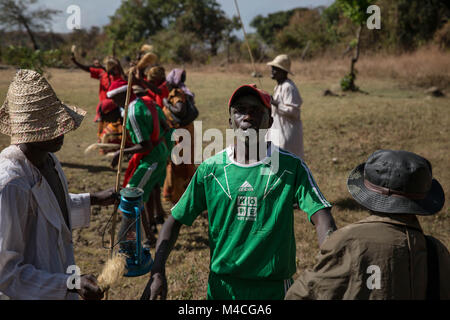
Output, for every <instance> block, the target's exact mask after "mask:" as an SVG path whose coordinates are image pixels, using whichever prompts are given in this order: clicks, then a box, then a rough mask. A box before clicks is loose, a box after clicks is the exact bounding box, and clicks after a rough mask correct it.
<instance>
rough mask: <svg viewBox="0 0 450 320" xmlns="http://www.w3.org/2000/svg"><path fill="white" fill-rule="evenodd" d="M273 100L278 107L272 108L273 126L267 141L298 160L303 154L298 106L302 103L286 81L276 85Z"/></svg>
mask: <svg viewBox="0 0 450 320" xmlns="http://www.w3.org/2000/svg"><path fill="white" fill-rule="evenodd" d="M273 99H274V100H275V101H276V102H278V107H275V106H272V117H273V125H272V127H271V129H276V131H273V130H270V131H269V135H268V139H269V140H271V141H272V142H273V143H274V144H275V145H276V146H278V147H280V148H281V149H284V150H287V151H289V152H291V153H293V154H295V155H297V156H298V157H300V158H304V153H303V125H302V120H301V118H300V106H301V105H302V103H303V101H302V98H301V96H300V92H299V91H298V89H297V87H296V85H295V84H294V82H292V81H291V80H290V79H287V80H286V81H284V82H283V83H282V84H279V85H276V86H275V89H274V94H273Z"/></svg>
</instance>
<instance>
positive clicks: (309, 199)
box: [295, 160, 331, 221]
mask: <svg viewBox="0 0 450 320" xmlns="http://www.w3.org/2000/svg"><path fill="white" fill-rule="evenodd" d="M295 180H296V186H295V187H296V192H295V200H296V201H297V202H298V206H299V208H300V209H301V210H303V211H304V212H306V214H307V215H308V220H309V221H311V216H312V215H313V214H314V213H316V212H317V211H319V210H321V209H324V208H331V204H330V203H329V202H328V201H327V199H325V197H324V195H323V194H322V192H321V191H320V189H319V187H318V186H317V183H316V181H315V180H314V177H313V175H312V173H311V171H310V170H309V168H308V166H307V165H306V164H305V163H304V162H303V161H301V160H299V167H298V170H297V176H296V179H295Z"/></svg>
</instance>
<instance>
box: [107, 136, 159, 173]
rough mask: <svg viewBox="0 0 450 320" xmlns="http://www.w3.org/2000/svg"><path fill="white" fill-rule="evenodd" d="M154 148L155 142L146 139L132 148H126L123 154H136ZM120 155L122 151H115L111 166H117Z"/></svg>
mask: <svg viewBox="0 0 450 320" xmlns="http://www.w3.org/2000/svg"><path fill="white" fill-rule="evenodd" d="M153 148H154V146H153V144H152V142H151V141H149V140H146V141H142V142H141V143H139V144H136V145H134V146H132V147H130V148H126V149H124V150H123V154H124V155H128V154H135V153H144V152H147V151H152V150H153ZM119 155H120V151H116V152H115V153H114V157H113V159H112V160H111V167H112V168H115V167H116V166H117V163H119Z"/></svg>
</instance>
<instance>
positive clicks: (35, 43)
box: [20, 17, 39, 50]
mask: <svg viewBox="0 0 450 320" xmlns="http://www.w3.org/2000/svg"><path fill="white" fill-rule="evenodd" d="M20 20H21V21H22V24H23V26H24V27H25V29H26V30H27V33H28V36H29V37H30V40H31V42H32V43H33V48H34V50H39V46H38V45H37V42H36V39H35V38H34V34H33V32H32V31H31V29H30V27H29V26H28V23H27V21H26V20H25V19H24V18H23V17H21V19H20Z"/></svg>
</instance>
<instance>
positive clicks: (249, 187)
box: [239, 181, 253, 191]
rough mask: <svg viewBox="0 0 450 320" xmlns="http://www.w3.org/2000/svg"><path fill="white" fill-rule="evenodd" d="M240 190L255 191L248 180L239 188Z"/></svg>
mask: <svg viewBox="0 0 450 320" xmlns="http://www.w3.org/2000/svg"><path fill="white" fill-rule="evenodd" d="M239 191H253V187H252V185H251V184H250V183H248V181H245V182H244V183H243V184H242V186H241V187H240V188H239Z"/></svg>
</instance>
